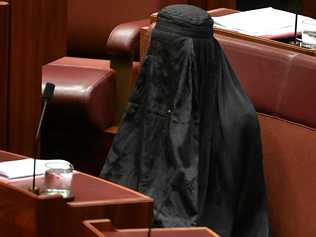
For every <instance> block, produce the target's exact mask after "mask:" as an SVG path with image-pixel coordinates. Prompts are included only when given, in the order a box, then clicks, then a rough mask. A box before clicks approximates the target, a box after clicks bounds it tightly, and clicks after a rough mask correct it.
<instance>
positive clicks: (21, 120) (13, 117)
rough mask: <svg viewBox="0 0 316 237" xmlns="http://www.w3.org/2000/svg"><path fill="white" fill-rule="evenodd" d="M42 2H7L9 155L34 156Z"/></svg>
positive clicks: (37, 111)
mask: <svg viewBox="0 0 316 237" xmlns="http://www.w3.org/2000/svg"><path fill="white" fill-rule="evenodd" d="M41 2H42V0H27V1H24V0H10V6H11V9H10V10H11V34H10V38H11V39H10V44H11V45H10V69H9V70H10V71H9V73H10V81H9V96H8V97H9V111H8V113H9V117H8V118H9V136H8V141H9V144H8V149H9V150H10V151H13V152H16V153H21V154H26V155H33V150H34V139H33V138H34V136H35V130H36V124H37V121H38V118H39V113H40V103H41V101H40V97H41V67H40V65H41V63H42V61H41V59H42V55H41V50H40V49H41V41H40V29H41V20H40V18H41Z"/></svg>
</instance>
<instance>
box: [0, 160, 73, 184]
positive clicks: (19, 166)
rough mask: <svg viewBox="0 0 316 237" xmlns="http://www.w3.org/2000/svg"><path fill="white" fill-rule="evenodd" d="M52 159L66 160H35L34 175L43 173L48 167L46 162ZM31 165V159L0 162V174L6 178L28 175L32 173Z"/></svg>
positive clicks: (32, 163)
mask: <svg viewBox="0 0 316 237" xmlns="http://www.w3.org/2000/svg"><path fill="white" fill-rule="evenodd" d="M54 161H63V162H67V161H64V160H36V171H35V175H42V174H45V171H46V170H47V169H48V168H47V167H46V163H47V162H54ZM33 165H34V160H33V159H22V160H13V161H4V162H0V175H1V176H4V177H6V178H8V179H16V178H24V177H30V176H32V175H33Z"/></svg>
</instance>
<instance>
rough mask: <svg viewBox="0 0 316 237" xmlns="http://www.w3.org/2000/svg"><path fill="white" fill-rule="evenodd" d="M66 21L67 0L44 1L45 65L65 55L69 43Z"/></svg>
mask: <svg viewBox="0 0 316 237" xmlns="http://www.w3.org/2000/svg"><path fill="white" fill-rule="evenodd" d="M66 21H67V1H65V0H54V1H52V0H50V1H47V0H45V1H42V19H41V22H42V26H41V41H42V47H43V48H42V50H43V61H42V64H43V65H44V64H47V63H48V62H51V61H53V60H55V59H58V58H60V57H62V56H64V55H65V53H66V43H67V42H66V37H67V34H66V33H67V29H66V28H67V24H66ZM52 46H53V47H52Z"/></svg>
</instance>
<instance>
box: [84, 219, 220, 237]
mask: <svg viewBox="0 0 316 237" xmlns="http://www.w3.org/2000/svg"><path fill="white" fill-rule="evenodd" d="M84 225H85V235H84V237H146V236H148V229H125V230H118V229H116V228H114V227H113V226H112V224H111V222H110V220H87V221H84ZM150 236H151V237H170V236H179V237H220V236H219V235H217V234H216V233H214V232H213V231H212V230H210V229H208V228H206V227H190V228H188V227H186V228H153V229H151V232H150Z"/></svg>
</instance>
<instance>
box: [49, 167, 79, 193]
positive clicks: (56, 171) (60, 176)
mask: <svg viewBox="0 0 316 237" xmlns="http://www.w3.org/2000/svg"><path fill="white" fill-rule="evenodd" d="M46 168H47V170H46V172H45V184H44V185H45V190H44V194H47V195H51V194H60V195H62V196H63V197H64V198H70V197H72V192H71V182H72V175H73V170H74V168H73V166H72V164H70V163H68V162H66V161H52V162H47V163H46Z"/></svg>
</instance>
